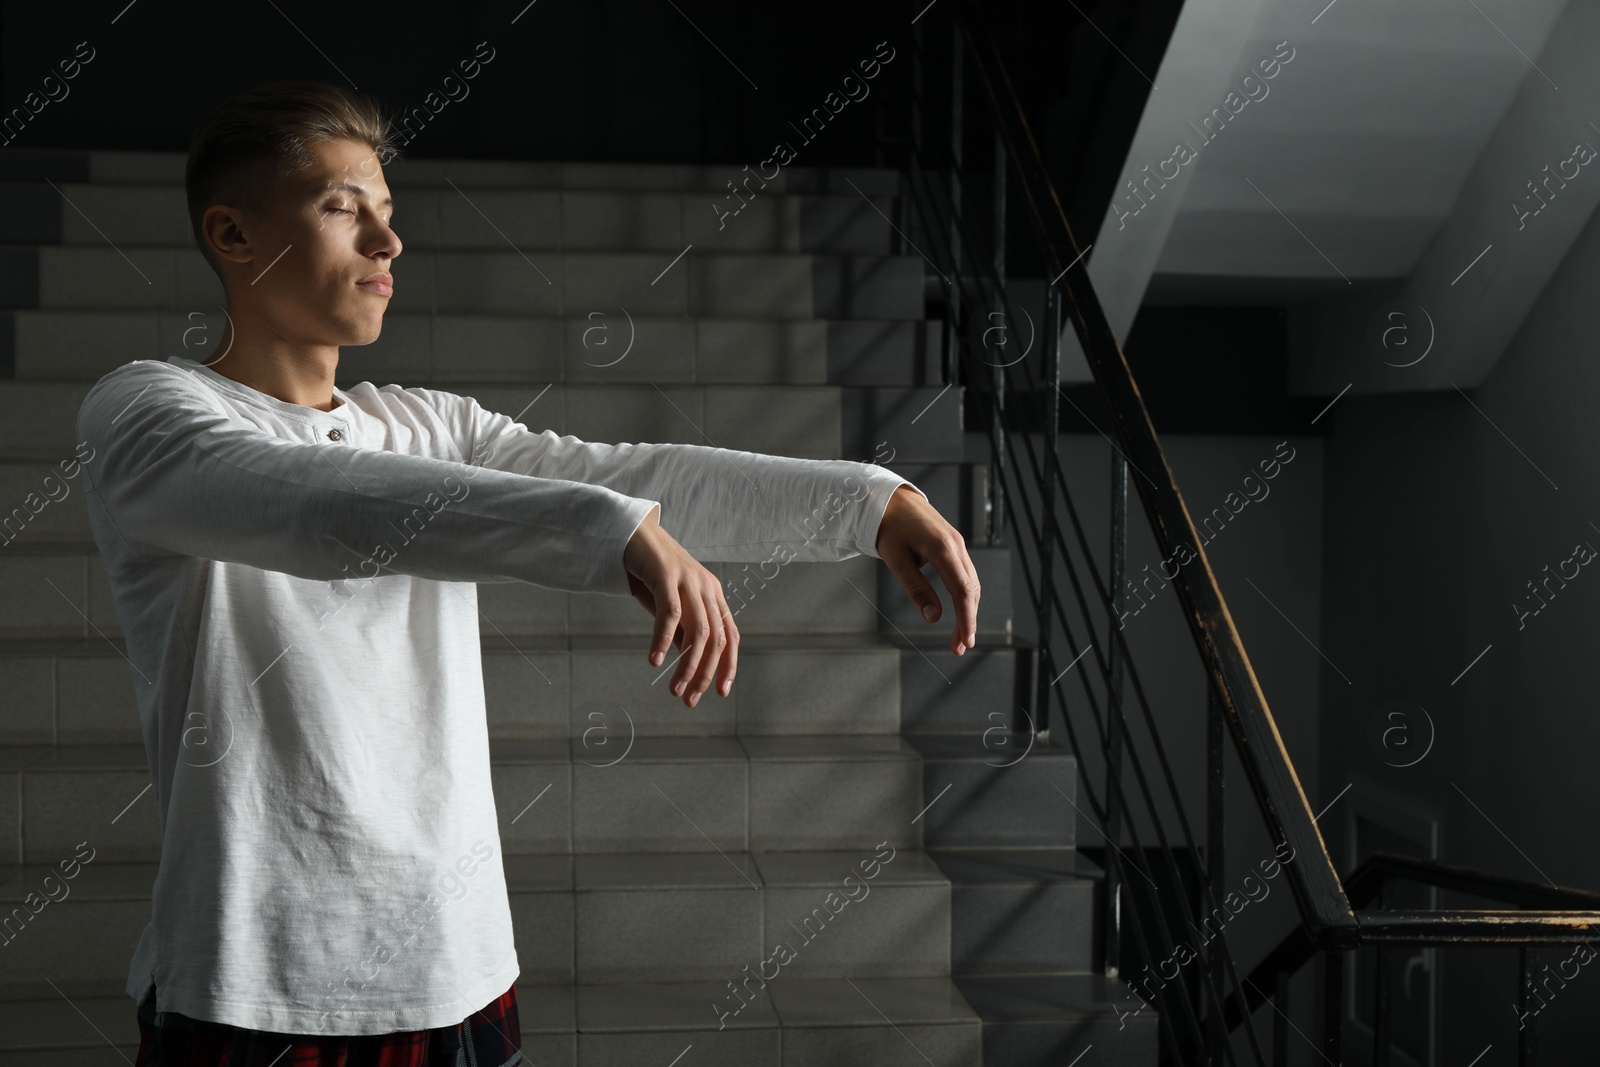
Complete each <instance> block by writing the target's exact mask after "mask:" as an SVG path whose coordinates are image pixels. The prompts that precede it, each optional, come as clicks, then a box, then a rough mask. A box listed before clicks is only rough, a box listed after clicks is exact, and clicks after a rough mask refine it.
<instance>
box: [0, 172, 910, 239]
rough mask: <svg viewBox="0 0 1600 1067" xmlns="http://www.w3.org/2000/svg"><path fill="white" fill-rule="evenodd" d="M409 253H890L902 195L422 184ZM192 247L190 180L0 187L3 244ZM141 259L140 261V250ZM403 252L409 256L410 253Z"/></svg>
mask: <svg viewBox="0 0 1600 1067" xmlns="http://www.w3.org/2000/svg"><path fill="white" fill-rule="evenodd" d="M396 209H397V212H396V214H395V216H394V225H395V232H396V233H398V234H399V235H400V239H401V241H402V242H403V243H404V244H405V247H406V250H407V251H410V252H413V253H414V252H415V251H418V250H438V249H441V248H445V249H493V250H501V249H504V248H505V247H506V246H507V245H508V244H509V245H511V246H513V247H516V248H522V249H546V250H555V249H559V250H570V251H581V252H597V251H615V250H625V251H646V250H649V251H657V252H667V253H669V254H676V253H677V252H679V251H680V250H681V249H682V248H683V247H684V245H685V244H686V243H694V244H698V245H700V246H701V247H704V248H707V249H715V250H717V251H723V252H732V251H752V252H816V253H825V254H834V255H862V254H867V255H884V254H887V253H888V252H889V251H890V250H891V247H892V241H893V238H894V231H893V229H892V228H891V225H890V221H889V220H890V219H891V218H892V217H893V215H894V211H895V205H894V198H893V197H892V196H888V195H878V196H876V197H869V196H868V195H866V194H865V193H856V192H855V191H853V190H850V189H846V190H845V191H844V192H843V194H835V195H816V194H797V193H785V192H782V191H780V190H778V189H776V188H775V187H774V186H773V185H771V184H770V183H769V184H767V186H766V187H765V188H763V185H762V182H761V181H759V180H758V179H755V178H752V179H751V181H750V183H749V186H748V191H747V190H746V188H745V187H744V186H743V185H740V186H739V195H738V196H736V195H735V194H734V193H733V192H731V191H729V190H728V189H727V187H726V186H724V187H723V188H721V189H720V190H715V191H713V190H705V189H702V190H695V191H693V192H673V191H648V190H632V189H624V190H588V189H550V190H539V189H521V188H510V189H507V188H482V187H477V188H473V187H459V188H456V189H451V188H448V187H446V188H442V189H430V188H413V189H411V190H410V191H408V192H406V193H405V194H404V195H403V196H397V197H396ZM190 240H192V238H191V236H190V227H189V215H188V206H187V203H186V201H185V198H184V190H183V185H182V183H181V182H180V183H178V184H174V185H113V184H104V183H96V184H82V183H74V182H68V183H66V184H58V185H57V186H56V187H55V188H51V186H50V185H48V184H44V183H38V182H0V244H46V245H53V244H64V245H102V244H106V243H110V244H112V245H115V246H116V247H118V248H122V249H124V250H129V249H139V248H145V247H151V246H159V245H168V246H184V245H187V244H188V243H189V242H190ZM130 254H131V253H130ZM404 254H405V253H404V252H403V253H402V255H404Z"/></svg>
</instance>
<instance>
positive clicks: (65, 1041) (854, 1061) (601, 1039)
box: [0, 970, 1007, 1067]
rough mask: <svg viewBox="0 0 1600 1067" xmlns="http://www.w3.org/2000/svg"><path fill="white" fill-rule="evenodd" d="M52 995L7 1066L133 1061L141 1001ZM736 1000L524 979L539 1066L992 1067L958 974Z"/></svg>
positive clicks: (819, 986)
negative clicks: (907, 1066) (681, 1062)
mask: <svg viewBox="0 0 1600 1067" xmlns="http://www.w3.org/2000/svg"><path fill="white" fill-rule="evenodd" d="M41 989H42V992H41V993H40V994H35V995H34V996H33V997H32V998H30V999H14V1000H6V1001H0V1050H5V1051H0V1067H13V1065H15V1067H22V1065H23V1064H27V1065H29V1067H32V1065H43V1067H102V1065H106V1067H110V1065H111V1064H123V1067H125V1064H126V1062H132V1059H133V1056H134V1054H135V1053H136V1052H137V1049H138V1043H139V1042H138V1038H139V1031H138V1024H137V1022H136V1020H135V1017H134V1005H133V1001H132V998H130V997H128V996H126V995H125V994H122V993H121V992H120V991H119V990H114V989H106V988H93V987H91V988H90V989H89V990H88V991H85V990H83V989H81V988H78V987H73V986H70V985H63V986H61V992H60V993H56V992H55V991H53V990H49V988H48V987H47V986H42V987H41ZM729 996H731V994H730V993H729V992H728V989H727V987H726V985H725V984H724V983H723V982H720V981H714V980H713V981H686V982H635V983H630V984H626V985H621V984H619V985H604V986H592V985H577V986H573V985H545V984H539V983H535V982H524V981H522V980H520V979H519V980H518V982H517V1009H518V1016H519V1019H520V1022H521V1027H522V1037H523V1041H522V1051H523V1054H524V1058H525V1059H526V1060H527V1062H529V1063H537V1064H539V1065H540V1067H577V1065H580V1064H581V1065H585V1067H589V1065H592V1067H601V1065H603V1064H615V1063H670V1062H672V1061H673V1059H674V1057H679V1056H681V1055H682V1054H683V1053H684V1052H685V1051H686V1050H688V1049H690V1048H692V1049H693V1050H694V1060H693V1062H694V1063H696V1064H704V1065H707V1067H779V1064H782V1065H783V1067H882V1065H884V1064H898V1063H911V1062H916V1063H921V1062H923V1057H929V1062H933V1063H938V1064H940V1065H941V1067H979V1065H981V1064H982V1063H984V1062H985V1060H984V1059H983V1056H982V1048H981V1046H982V1031H981V1028H980V1027H981V1023H980V1019H979V1016H978V1014H977V1013H976V1012H974V1011H973V1009H972V1007H971V1006H970V1005H969V1004H968V1003H967V1001H966V999H965V998H964V997H963V995H962V993H961V991H960V989H959V988H958V987H957V986H956V984H955V983H954V982H952V981H951V980H950V979H949V978H871V977H861V978H853V977H852V978H807V977H801V976H798V975H793V974H789V973H787V971H786V970H782V971H780V972H779V974H778V976H777V977H776V978H774V979H773V980H772V981H771V982H770V983H768V984H767V986H766V988H765V989H758V991H757V992H756V994H755V996H754V999H752V1000H750V1001H748V1002H745V1006H744V1007H743V1009H742V1010H741V1011H740V1012H739V1013H738V1014H737V1015H735V1014H733V1013H732V1011H731V1010H729V1011H728V1014H727V1015H726V1016H723V1015H719V1014H717V1013H716V1012H715V1011H714V1010H713V1007H712V1005H713V1004H716V1003H718V1002H719V997H720V998H727V997H729ZM80 1012H81V1014H80ZM719 1027H720V1028H719ZM111 1042H115V1043H116V1045H115V1047H113V1046H112V1045H111ZM118 1050H120V1051H122V1052H123V1053H124V1054H125V1055H126V1056H127V1060H126V1061H124V1060H122V1059H120V1058H119V1057H118V1055H117V1052H118ZM988 1062H990V1063H995V1062H1007V1061H995V1060H990V1061H988Z"/></svg>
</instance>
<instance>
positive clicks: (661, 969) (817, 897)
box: [0, 846, 950, 997]
mask: <svg viewBox="0 0 1600 1067" xmlns="http://www.w3.org/2000/svg"><path fill="white" fill-rule="evenodd" d="M504 864H505V872H506V885H507V889H508V893H509V896H510V904H511V913H512V919H513V922H514V923H515V929H516V946H517V955H518V958H519V960H520V962H521V964H522V979H521V980H522V981H525V982H535V983H562V982H572V981H578V982H582V983H586V984H603V983H608V982H637V981H689V980H706V981H712V980H715V981H720V982H726V981H736V982H737V981H742V980H743V977H744V974H745V973H750V972H743V973H742V968H744V967H745V966H746V965H747V964H748V965H750V966H751V967H752V968H753V969H754V968H756V967H757V966H758V965H759V963H760V961H761V960H762V959H763V958H764V957H768V956H771V955H772V954H773V953H774V952H775V951H777V946H778V945H779V944H780V943H782V944H784V945H786V946H788V948H789V950H790V952H791V953H793V958H792V959H790V960H789V961H788V962H787V963H785V964H784V966H783V971H784V973H785V974H786V975H800V976H805V977H825V976H835V977H836V976H842V975H850V976H853V977H934V976H941V975H948V974H949V973H950V883H949V880H948V879H947V878H946V877H945V876H944V874H943V873H942V872H941V871H940V869H939V868H938V867H937V866H936V865H935V864H934V863H933V862H932V861H931V860H930V859H929V858H928V857H927V856H926V855H924V854H922V853H920V852H917V851H914V850H910V849H897V850H890V849H888V848H886V847H882V846H876V847H875V846H866V847H864V848H859V849H853V850H833V851H811V852H759V853H754V854H752V853H748V852H744V851H738V850H732V851H725V852H723V853H721V854H719V853H714V852H701V853H685V852H673V853H625V854H615V855H576V856H573V855H565V854H563V855H551V856H506V857H505V858H504ZM156 872H157V865H156V864H155V863H150V862H139V863H128V862H124V863H116V862H111V861H105V860H102V859H101V858H100V857H98V856H97V857H96V858H95V859H94V860H93V861H92V862H89V863H87V864H83V865H82V866H81V868H80V870H79V872H78V874H77V876H76V878H75V879H73V880H63V879H62V878H61V876H60V873H59V872H57V871H55V869H54V868H52V867H49V866H40V865H29V866H25V867H22V868H20V869H12V870H11V871H9V872H6V871H0V908H3V909H4V910H3V912H0V920H3V925H0V947H3V948H4V949H5V950H6V959H7V961H8V963H7V966H6V970H5V972H4V977H3V980H0V995H3V996H11V997H16V996H23V995H27V994H28V992H29V991H30V990H34V989H35V987H37V986H40V985H43V984H44V983H45V980H46V978H48V979H49V980H51V981H55V982H57V984H62V983H66V982H72V983H92V982H96V981H105V982H113V981H116V980H117V979H119V978H121V977H124V976H125V975H126V973H127V967H128V961H129V960H130V959H131V958H132V955H133V951H134V948H135V946H136V945H137V944H138V940H139V935H140V933H141V931H142V930H143V928H144V926H145V924H146V923H147V922H148V921H149V919H150V907H151V887H152V885H153V883H154V881H155V878H156ZM51 875H55V877H54V878H51V877H50V876H51ZM41 886H43V887H46V888H41ZM47 892H48V893H50V894H53V896H52V897H51V899H50V900H49V901H48V902H45V897H46V893H47ZM30 895H32V896H33V901H32V905H31V906H32V908H33V909H35V910H36V911H37V914H36V915H34V916H31V917H30V909H29V907H26V906H24V900H25V899H27V898H28V897H29V896H30ZM872 901H877V903H871V902H872Z"/></svg>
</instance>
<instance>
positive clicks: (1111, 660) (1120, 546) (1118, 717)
mask: <svg viewBox="0 0 1600 1067" xmlns="http://www.w3.org/2000/svg"><path fill="white" fill-rule="evenodd" d="M1051 288H1052V289H1053V288H1054V286H1052V287H1051ZM1110 547H1111V559H1110V566H1109V568H1108V570H1107V581H1108V582H1109V583H1110V586H1111V617H1110V618H1109V619H1107V620H1106V654H1107V659H1108V664H1107V665H1108V667H1109V668H1110V669H1109V673H1108V674H1107V676H1106V719H1107V722H1106V840H1107V841H1116V840H1118V839H1119V838H1120V837H1121V836H1122V805H1121V799H1122V789H1121V778H1122V679H1123V673H1124V669H1123V661H1122V653H1123V648H1122V642H1121V641H1119V640H1118V639H1117V633H1116V630H1117V627H1118V626H1120V625H1121V619H1122V609H1123V606H1124V603H1125V601H1126V599H1127V595H1126V592H1125V591H1124V589H1123V586H1124V585H1125V584H1126V582H1127V574H1128V461H1127V460H1126V459H1125V458H1123V455H1122V453H1121V452H1119V451H1118V450H1117V449H1115V448H1113V449H1112V450H1111V546H1110ZM1121 891H1122V880H1121V878H1120V877H1118V874H1117V870H1116V868H1115V867H1113V866H1112V865H1110V864H1109V863H1108V864H1107V865H1106V899H1107V900H1108V901H1111V900H1116V899H1117V897H1118V894H1119V893H1120V892H1121ZM1121 918H1122V917H1121V916H1120V915H1119V914H1118V913H1117V910H1116V909H1115V908H1109V907H1108V908H1107V909H1106V913H1105V916H1104V925H1105V930H1104V937H1105V946H1106V949H1105V957H1106V960H1105V962H1106V974H1107V975H1108V976H1110V977H1112V978H1115V977H1116V976H1117V975H1118V974H1120V973H1121V970H1122V937H1121V934H1122V930H1121Z"/></svg>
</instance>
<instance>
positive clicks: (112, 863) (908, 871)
mask: <svg viewBox="0 0 1600 1067" xmlns="http://www.w3.org/2000/svg"><path fill="white" fill-rule="evenodd" d="M864 855H865V854H864V853H863V852H862V850H860V849H808V850H803V851H765V850H755V851H748V850H740V849H723V850H722V851H721V852H590V853H584V852H580V853H565V852H561V853H542V854H540V853H507V854H505V855H504V856H502V857H501V860H502V863H503V864H504V868H505V876H506V887H507V890H508V891H509V892H511V893H562V892H590V891H608V890H610V891H618V890H655V889H719V888H748V887H750V886H751V885H752V884H754V886H755V887H756V888H768V889H799V888H808V887H811V888H815V887H830V886H836V885H840V884H842V883H843V880H844V878H845V877H846V876H847V875H850V874H852V873H854V872H855V871H856V870H857V869H858V867H859V865H860V863H861V862H862V861H863V859H864ZM159 856H160V853H159V849H153V850H151V853H150V855H149V857H148V858H145V859H137V860H95V861H92V862H90V863H87V864H84V865H83V866H82V867H81V869H80V871H79V874H78V879H80V880H75V881H74V882H73V883H72V887H71V892H70V893H69V894H68V895H67V896H66V897H63V898H61V899H60V901H58V903H60V904H64V905H69V904H70V903H71V902H72V901H79V902H80V903H81V902H91V901H92V902H107V901H119V900H148V899H150V893H151V888H152V886H153V883H154V881H155V878H156V874H157V871H158V870H159V866H160V864H159ZM51 874H55V875H56V877H57V878H58V879H59V878H60V875H59V873H57V871H56V868H55V867H53V866H51V865H50V864H44V863H26V864H21V865H17V864H11V865H0V903H7V904H10V903H16V902H20V901H22V900H24V899H25V898H26V897H27V895H28V894H29V893H31V892H40V888H39V887H40V884H41V881H42V879H43V878H44V877H45V876H46V875H51ZM951 882H952V879H951V878H949V877H948V876H947V875H946V874H945V872H944V871H943V870H941V867H940V864H939V863H937V862H936V861H935V859H934V858H933V856H932V854H931V853H928V852H924V851H921V850H917V849H909V848H901V849H897V850H896V851H895V853H894V855H893V856H892V858H891V859H890V860H889V861H888V862H884V863H880V864H879V865H878V871H877V873H876V874H874V875H873V876H872V885H874V886H885V885H895V886H948V885H950V884H951Z"/></svg>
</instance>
